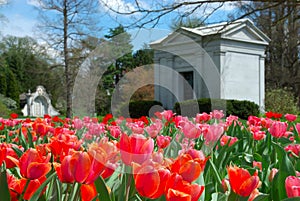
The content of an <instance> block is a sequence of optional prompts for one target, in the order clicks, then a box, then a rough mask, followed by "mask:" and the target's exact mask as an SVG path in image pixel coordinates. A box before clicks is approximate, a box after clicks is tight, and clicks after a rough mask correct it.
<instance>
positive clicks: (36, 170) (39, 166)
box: [27, 162, 51, 179]
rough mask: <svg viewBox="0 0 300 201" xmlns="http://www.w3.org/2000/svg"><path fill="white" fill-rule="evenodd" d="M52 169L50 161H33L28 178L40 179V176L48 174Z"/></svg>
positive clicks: (28, 170)
mask: <svg viewBox="0 0 300 201" xmlns="http://www.w3.org/2000/svg"><path fill="white" fill-rule="evenodd" d="M50 170H51V164H50V163H37V162H32V163H30V164H29V166H28V168H27V178H28V179H39V178H40V177H43V176H46V174H47V173H48V172H49V171H50Z"/></svg>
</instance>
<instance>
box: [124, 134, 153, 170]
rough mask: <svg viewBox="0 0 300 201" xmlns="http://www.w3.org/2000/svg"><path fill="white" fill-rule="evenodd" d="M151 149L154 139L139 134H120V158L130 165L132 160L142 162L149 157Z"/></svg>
mask: <svg viewBox="0 0 300 201" xmlns="http://www.w3.org/2000/svg"><path fill="white" fill-rule="evenodd" d="M153 149H154V141H153V139H151V138H146V137H145V136H144V135H140V134H133V135H131V136H128V135H126V134H122V135H121V138H120V152H121V159H122V161H123V162H124V163H125V164H126V165H131V163H132V162H135V163H138V164H142V163H143V162H144V161H146V160H148V159H149V158H150V157H151V154H152V152H153Z"/></svg>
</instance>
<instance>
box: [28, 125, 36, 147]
mask: <svg viewBox="0 0 300 201" xmlns="http://www.w3.org/2000/svg"><path fill="white" fill-rule="evenodd" d="M27 136H28V143H29V147H31V148H34V145H33V141H32V134H31V131H30V129H29V128H28V129H27Z"/></svg>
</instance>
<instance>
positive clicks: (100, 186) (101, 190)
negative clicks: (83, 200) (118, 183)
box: [95, 177, 111, 201]
mask: <svg viewBox="0 0 300 201" xmlns="http://www.w3.org/2000/svg"><path fill="white" fill-rule="evenodd" d="M95 186H96V189H97V192H98V198H99V199H101V201H111V199H110V197H109V193H108V190H107V187H106V185H105V182H104V180H103V178H102V177H98V179H96V181H95Z"/></svg>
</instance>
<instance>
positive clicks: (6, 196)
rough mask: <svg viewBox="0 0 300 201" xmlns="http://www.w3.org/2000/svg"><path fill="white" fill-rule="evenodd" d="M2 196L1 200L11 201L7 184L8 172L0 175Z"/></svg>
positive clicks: (0, 193)
mask: <svg viewBox="0 0 300 201" xmlns="http://www.w3.org/2000/svg"><path fill="white" fill-rule="evenodd" d="M0 186H1V188H0V195H1V200H10V193H9V189H8V184H7V176H6V170H5V171H3V172H1V174H0Z"/></svg>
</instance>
